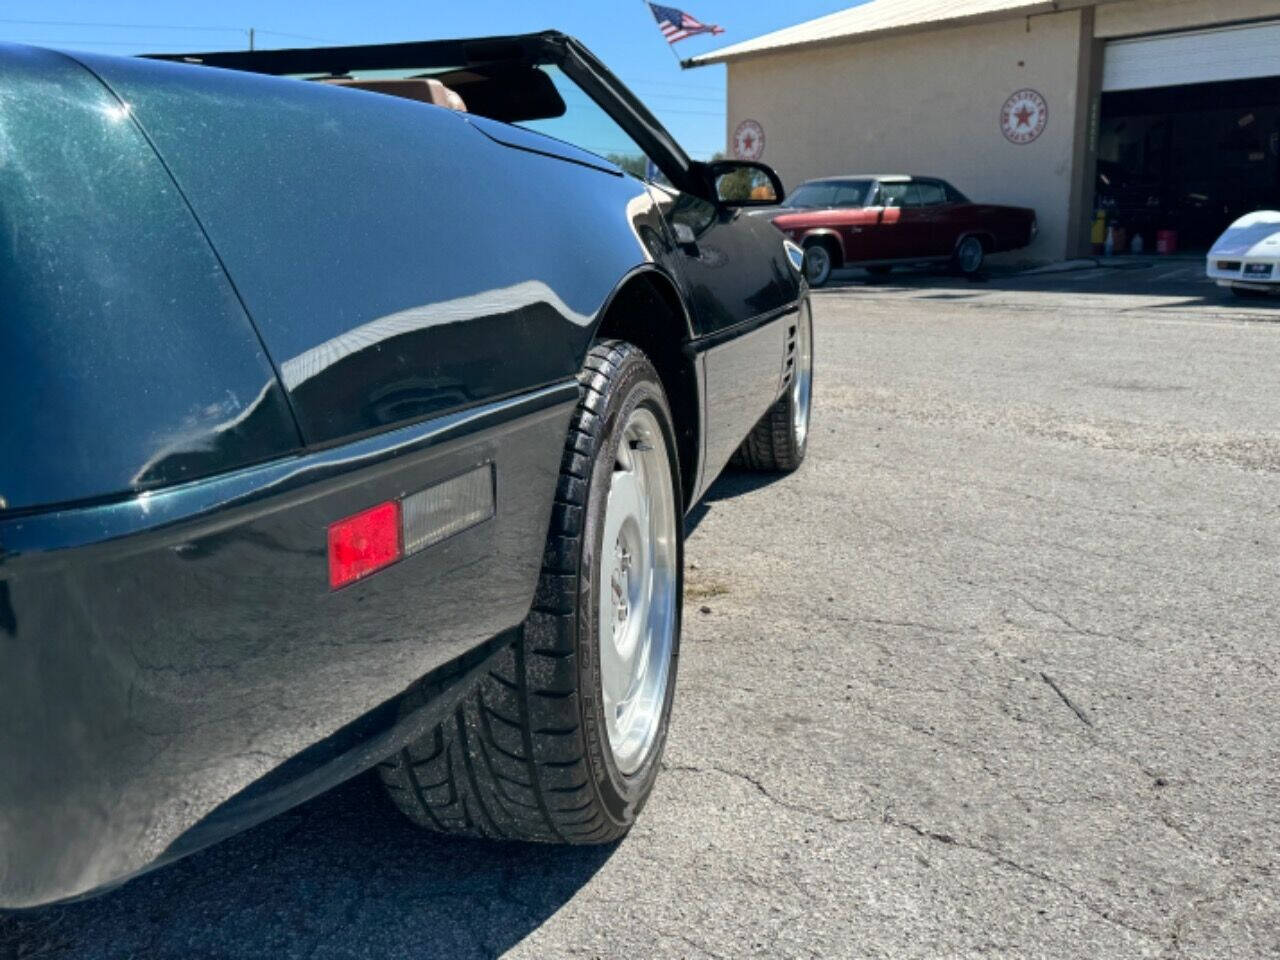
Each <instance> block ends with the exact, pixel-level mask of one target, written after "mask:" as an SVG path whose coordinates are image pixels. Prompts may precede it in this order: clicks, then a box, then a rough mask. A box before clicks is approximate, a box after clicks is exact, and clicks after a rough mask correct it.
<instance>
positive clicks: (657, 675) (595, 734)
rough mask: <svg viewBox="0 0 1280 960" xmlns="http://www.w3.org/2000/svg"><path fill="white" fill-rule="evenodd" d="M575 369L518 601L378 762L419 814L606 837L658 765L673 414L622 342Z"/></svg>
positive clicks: (396, 796) (515, 832)
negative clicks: (417, 725) (577, 388)
mask: <svg viewBox="0 0 1280 960" xmlns="http://www.w3.org/2000/svg"><path fill="white" fill-rule="evenodd" d="M579 380H580V383H581V395H580V396H581V399H580V400H579V403H578V407H577V410H576V411H575V413H574V417H573V422H572V424H571V426H570V429H569V438H568V441H567V442H566V444H565V451H564V457H563V460H562V463H561V471H560V482H559V486H558V488H557V491H556V502H555V506H554V507H553V514H552V521H551V532H550V535H549V537H548V540H547V548H546V553H545V556H544V560H543V568H542V574H541V576H540V578H539V582H538V588H537V592H536V595H535V599H534V607H533V611H532V612H531V613H530V615H529V618H528V620H527V621H526V622H525V624H524V626H523V627H522V628H521V629H520V631H519V633H518V637H517V639H516V640H515V641H514V642H513V643H512V644H511V645H510V647H508V648H507V649H506V650H504V651H502V652H501V654H499V655H498V657H497V659H496V660H495V662H494V664H493V665H492V668H491V669H490V670H489V672H488V673H487V674H486V675H484V676H482V677H481V679H480V681H479V682H478V683H477V684H476V685H475V687H474V689H472V690H471V691H470V692H469V693H468V695H467V696H466V698H465V699H464V700H463V702H462V703H461V705H460V706H459V707H458V708H457V710H456V711H455V713H454V715H453V716H452V717H451V718H450V719H449V720H448V721H447V722H446V723H443V724H441V725H440V726H439V727H438V728H436V729H435V730H433V731H431V732H430V733H429V734H427V735H426V736H425V737H423V738H421V739H420V740H418V741H417V742H415V743H413V744H411V745H410V746H409V747H407V748H406V749H404V750H401V751H400V752H399V753H398V754H396V755H395V756H394V757H392V758H390V759H389V760H387V761H385V762H384V763H383V764H381V766H380V767H379V772H380V773H381V775H382V779H383V782H384V783H385V784H386V786H387V789H388V791H389V792H390V794H391V797H392V799H393V800H394V801H395V803H396V804H397V805H398V806H399V807H400V809H401V810H403V811H404V812H405V813H406V814H407V815H408V816H409V817H410V819H412V820H414V821H415V822H417V823H419V824H421V825H422V826H425V827H429V828H431V829H434V830H438V831H441V832H444V833H453V834H462V835H466V836H483V837H504V838H511V839H518V840H539V841H547V842H553V843H606V842H609V841H611V840H616V839H618V838H619V837H621V836H622V835H623V834H625V833H626V832H627V830H629V829H630V828H631V825H632V824H633V823H634V822H635V819H636V816H637V815H638V814H639V813H640V811H641V809H642V808H643V807H644V804H645V801H646V800H647V799H648V797H649V793H650V791H651V790H652V788H653V784H654V780H655V779H656V777H657V774H658V764H659V759H660V757H661V755H662V749H663V746H664V744H665V742H666V735H667V724H668V721H669V718H670V715H671V703H672V698H673V695H674V691H675V678H676V658H677V654H678V647H679V638H680V614H681V594H682V572H681V569H682V563H683V541H682V532H683V527H682V524H681V517H682V511H681V506H680V486H679V478H678V468H677V463H678V460H677V459H676V452H675V449H676V448H675V429H674V426H673V424H672V419H671V413H670V409H669V407H668V404H667V399H666V396H665V394H664V393H663V389H662V384H661V381H660V380H659V378H658V374H657V372H656V371H655V370H654V368H653V366H652V365H651V364H650V362H649V360H648V359H647V358H646V357H645V355H644V354H643V353H642V352H641V351H640V350H639V349H637V348H636V347H634V346H631V345H630V344H627V343H623V342H620V341H605V342H602V343H600V344H598V345H596V346H595V347H593V348H592V350H591V352H590V353H589V354H588V356H587V362H586V365H585V368H584V369H583V371H582V374H581V375H580V377H579ZM432 692H433V691H431V690H422V691H418V692H416V693H415V694H414V695H413V696H414V697H415V698H418V701H419V702H420V701H421V699H425V698H429V697H430V696H431V695H432ZM406 706H407V708H409V709H412V707H413V706H414V704H413V703H412V702H411V703H409V704H407V705H406Z"/></svg>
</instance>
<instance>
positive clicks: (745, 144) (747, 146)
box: [742, 133, 756, 153]
mask: <svg viewBox="0 0 1280 960" xmlns="http://www.w3.org/2000/svg"><path fill="white" fill-rule="evenodd" d="M755 142H756V139H755V137H753V136H751V134H749V133H748V134H747V135H746V136H744V137H743V138H742V149H743V151H745V152H746V153H750V152H751V147H752V146H753V145H754V144H755Z"/></svg>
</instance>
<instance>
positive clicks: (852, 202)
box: [784, 180, 874, 210]
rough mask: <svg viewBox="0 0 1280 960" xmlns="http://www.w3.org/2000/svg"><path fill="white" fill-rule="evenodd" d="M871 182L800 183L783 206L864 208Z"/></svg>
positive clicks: (826, 181) (831, 181)
mask: <svg viewBox="0 0 1280 960" xmlns="http://www.w3.org/2000/svg"><path fill="white" fill-rule="evenodd" d="M873 184H874V181H872V180H815V181H814V182H812V183H802V184H800V186H798V187H796V191H795V193H793V194H791V196H789V197H788V198H787V202H786V203H785V204H784V206H787V207H792V208H799V209H810V210H812V209H816V208H819V207H864V206H866V204H867V195H868V194H869V193H870V192H871V188H872V186H873Z"/></svg>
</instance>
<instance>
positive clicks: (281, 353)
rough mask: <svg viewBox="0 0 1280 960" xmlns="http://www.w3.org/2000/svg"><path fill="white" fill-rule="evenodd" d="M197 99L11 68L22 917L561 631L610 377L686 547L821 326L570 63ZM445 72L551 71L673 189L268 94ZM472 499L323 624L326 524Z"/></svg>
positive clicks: (2, 494)
mask: <svg viewBox="0 0 1280 960" xmlns="http://www.w3.org/2000/svg"><path fill="white" fill-rule="evenodd" d="M186 59H195V60H197V61H203V62H199V63H195V64H192V63H187V64H183V63H173V62H164V61H162V60H159V59H123V58H113V57H105V56H96V55H83V54H63V53H56V52H51V51H46V50H40V49H34V48H28V47H15V46H0V236H2V237H3V245H0V304H2V305H3V316H4V323H5V332H4V339H5V342H4V347H3V349H2V350H0V396H2V397H3V404H4V407H5V410H6V416H5V418H4V426H3V428H0V429H2V433H0V498H3V499H2V500H0V642H3V646H4V658H3V671H2V672H0V711H2V712H3V718H2V719H0V755H2V756H3V757H4V758H5V763H4V767H3V771H2V772H0V905H3V906H6V907H20V906H29V905H33V904H39V903H46V902H51V901H56V900H60V899H65V898H70V897H75V896H79V895H82V894H85V893H87V892H92V891H95V890H99V889H102V888H105V887H108V886H110V885H113V884H115V883H118V882H121V881H122V880H124V879H127V878H128V877H130V876H133V875H135V874H137V873H138V872H140V871H143V870H145V869H149V868H150V867H153V866H155V865H157V864H159V863H163V862H165V861H166V860H169V859H172V858H173V857H176V856H179V855H182V854H184V853H187V852H189V851H191V850H194V849H197V848H198V847H200V846H202V845H205V844H207V843H209V842H212V841H214V840H216V839H218V838H220V837H222V836H225V835H227V834H229V833H231V832H233V831H236V830H239V829H242V828H244V827H245V826H248V825H250V824H252V823H254V822H256V821H259V820H261V819H263V818H265V817H267V816H270V815H272V814H273V813H275V812H277V811H279V810H281V809H284V808H286V807H288V806H290V805H293V804H296V803H298V802H300V801H301V800H303V799H306V798H307V797H309V796H312V795H314V794H316V793H318V792H319V791H321V790H323V789H325V788H327V787H328V786H330V785H332V784H334V783H336V782H338V781H340V780H342V779H344V778H346V777H348V776H350V775H352V774H354V773H356V772H358V771H360V770H363V769H366V768H369V767H371V766H372V765H373V764H375V763H376V762H377V761H378V760H380V759H381V758H382V757H385V756H387V755H388V754H389V753H391V752H392V751H394V750H395V749H397V747H398V746H399V745H401V744H403V743H404V742H406V741H407V740H408V739H410V738H412V737H414V736H416V735H418V734H420V733H421V732H422V730H423V729H425V728H426V726H428V725H429V724H430V723H432V722H434V720H433V719H432V715H431V705H430V704H428V705H427V706H426V707H424V708H423V709H420V710H413V711H408V712H406V711H405V710H404V709H401V707H400V697H401V695H402V694H403V693H404V692H405V691H406V690H407V689H409V688H410V687H411V686H412V685H413V684H414V683H415V681H417V679H418V678H420V677H423V676H424V675H427V674H429V673H430V672H431V671H433V670H436V669H437V668H440V667H441V666H442V665H446V664H450V663H457V662H460V661H459V658H462V661H461V662H464V663H465V662H467V661H466V657H467V656H469V655H471V654H473V653H474V652H476V651H478V650H483V649H484V648H485V645H486V644H488V643H490V642H491V641H492V640H493V638H495V637H501V636H503V635H504V634H505V632H506V631H510V630H511V629H512V628H515V627H517V625H519V624H520V623H521V622H522V620H523V619H524V618H525V616H526V614H527V613H528V611H529V609H530V605H531V603H532V602H533V599H534V590H535V584H536V582H537V579H538V570H539V564H540V562H541V561H542V559H543V551H544V545H545V542H546V538H547V530H548V523H549V519H550V517H551V514H552V509H553V503H554V502H555V499H556V483H557V472H558V465H559V462H560V458H561V453H562V450H563V449H564V445H565V440H564V436H565V431H566V426H567V424H568V422H569V416H570V412H571V411H572V410H573V409H574V405H575V403H576V401H577V398H578V395H579V386H578V382H577V379H576V378H577V375H578V371H579V370H580V368H581V367H582V364H583V358H584V356H585V355H586V354H587V351H588V348H589V347H590V345H591V344H592V342H593V340H595V339H597V338H598V337H600V336H602V335H605V334H608V335H610V336H615V337H625V338H628V339H631V340H633V341H635V342H638V343H639V345H640V346H642V347H643V348H644V349H645V351H646V352H648V353H649V354H650V356H651V357H652V359H653V362H654V365H655V366H656V367H657V369H658V371H659V372H660V373H661V375H662V381H663V385H664V387H665V389H666V392H667V394H668V396H669V398H670V403H671V406H672V409H673V413H674V417H675V421H676V425H677V428H678V448H679V464H678V466H679V482H680V489H681V493H682V496H683V507H684V509H685V510H687V509H689V508H690V507H691V506H692V505H693V504H694V503H695V502H696V501H697V500H698V498H699V497H700V495H701V494H702V492H703V491H704V490H705V489H706V487H707V486H708V485H709V484H710V482H711V481H712V480H713V479H714V478H715V477H716V475H717V474H718V473H719V472H720V470H721V469H722V468H723V467H724V465H725V464H726V462H727V461H728V460H729V458H730V456H731V455H732V454H733V453H734V451H735V449H736V448H737V447H738V445H739V443H740V442H741V441H742V440H743V438H744V436H746V435H747V433H748V432H749V431H750V430H751V429H752V427H753V425H755V424H756V422H757V421H758V420H759V419H760V417H761V415H762V413H764V412H765V411H766V410H767V409H769V408H770V405H771V404H773V403H774V402H775V399H776V398H778V397H779V395H780V394H781V393H782V392H783V391H784V390H785V389H786V386H787V383H788V376H789V375H788V362H789V360H788V350H789V349H792V347H793V338H794V331H795V324H796V322H797V317H804V318H805V319H806V322H807V311H808V307H807V299H806V291H805V287H804V284H803V281H802V279H801V277H800V274H799V272H798V270H797V265H798V258H797V257H796V255H795V251H790V252H788V250H786V249H784V243H783V241H782V238H781V237H780V236H779V235H778V234H777V232H776V231H775V230H774V229H773V228H772V227H771V226H770V225H769V223H768V222H767V221H766V220H763V219H756V218H749V217H746V216H742V215H741V211H739V210H738V209H737V208H735V207H732V206H729V205H726V204H723V203H718V202H716V199H715V192H714V180H715V173H716V171H715V170H714V169H711V168H709V167H707V166H706V165H702V164H698V163H695V162H693V161H691V160H689V158H688V157H687V156H686V155H685V154H684V152H683V151H682V150H681V149H680V147H679V146H678V144H676V143H675V142H674V140H672V139H671V137H670V136H669V134H667V133H666V131H665V130H663V128H662V127H661V125H660V124H659V123H658V122H657V121H656V120H655V119H654V118H653V117H652V115H651V114H649V112H648V111H647V110H646V109H645V108H644V107H643V106H642V105H641V104H640V103H639V102H638V101H637V100H635V98H634V97H633V96H632V95H631V94H630V93H629V92H627V91H626V90H625V88H623V87H622V86H621V85H620V84H619V82H618V81H617V80H616V79H615V78H613V76H612V75H611V74H610V73H609V72H608V71H607V70H606V69H605V68H604V67H603V66H602V65H600V64H599V62H598V61H596V60H595V58H594V57H592V56H591V55H590V53H588V52H587V51H586V50H585V49H583V48H582V47H581V46H580V45H579V44H578V43H577V42H576V41H574V40H572V39H571V38H567V37H565V36H563V35H560V34H555V33H547V34H538V35H532V36H524V37H509V38H495V39H487V40H478V41H448V42H438V43H422V44H399V45H392V46H386V47H365V48H346V49H339V48H332V49H320V50H299V51H279V52H272V53H264V52H259V53H254V54H226V55H208V56H205V57H197V58H186ZM441 63H452V64H456V65H459V66H469V67H471V68H473V69H475V70H478V71H480V72H481V73H484V72H486V71H487V72H488V75H490V76H500V75H503V74H504V71H509V72H519V71H525V72H527V71H530V70H533V71H536V70H537V69H539V68H540V65H543V64H554V65H556V67H557V68H559V69H561V70H563V71H564V72H565V73H567V74H570V75H572V76H573V77H574V79H575V81H576V82H578V83H579V84H580V85H581V86H582V87H583V89H585V90H587V92H588V94H589V95H590V96H591V97H592V98H593V99H594V100H596V101H597V102H598V103H600V104H601V105H602V106H603V107H604V108H605V109H606V110H607V111H608V112H609V113H610V115H611V116H613V117H614V118H615V119H616V120H617V121H618V122H619V123H620V124H621V125H622V126H623V127H624V128H625V129H626V130H627V131H628V132H629V133H630V134H631V135H632V136H633V137H634V138H635V140H636V142H637V143H639V144H640V146H641V147H642V148H643V149H644V150H645V151H646V153H648V154H649V156H650V157H651V158H652V159H653V160H654V161H655V162H656V163H657V164H658V166H659V167H660V169H661V170H662V172H663V173H664V174H665V175H666V177H667V178H668V179H669V181H670V183H671V184H673V185H674V186H670V187H659V186H657V185H655V184H651V183H645V182H643V181H641V180H638V179H636V178H634V177H631V176H628V175H624V174H623V173H622V171H621V170H619V169H618V168H617V167H615V166H614V165H613V164H611V163H609V162H607V161H605V160H602V159H601V158H600V157H598V156H595V155H593V154H590V153H587V152H584V151H583V150H580V149H577V148H575V147H572V146H570V145H568V144H565V143H561V142H559V141H556V140H552V139H550V138H547V137H543V136H540V135H538V134H535V133H532V132H530V131H528V130H525V129H522V128H520V127H518V126H512V125H508V124H506V123H503V122H501V120H495V119H493V117H492V116H489V117H485V116H481V115H478V114H477V113H476V112H475V111H474V110H473V112H472V113H470V114H461V113H457V112H454V111H450V110H445V109H440V108H437V107H432V106H427V105H424V104H421V103H415V102H411V101H409V100H405V99H403V98H399V97H393V96H383V95H380V94H376V93H369V92H365V91H359V90H347V89H339V88H336V87H334V86H333V85H328V84H320V83H306V82H300V81H299V80H297V79H291V78H286V77H277V76H271V75H269V74H309V73H313V72H331V71H348V70H358V69H367V70H376V69H380V68H389V67H403V66H405V65H406V64H407V65H409V66H418V65H422V66H431V65H435V64H441ZM212 67H224V68H229V69H212ZM488 112H489V113H491V114H500V113H501V109H500V104H499V106H498V107H493V108H492V109H490V110H489V111H488ZM514 114H518V110H517V111H514ZM514 114H513V115H514ZM584 238H589V240H587V239H584ZM477 471H479V474H477ZM477 475H478V476H481V477H482V478H484V479H482V480H481V481H480V487H479V489H481V490H482V491H483V490H485V489H487V490H488V491H490V492H489V493H487V494H485V496H486V497H491V501H490V503H489V505H488V508H487V509H488V513H487V514H485V515H484V516H481V518H480V520H478V521H476V522H474V523H472V524H471V525H470V526H468V527H467V528H466V529H463V530H461V531H460V532H456V533H454V534H453V535H451V536H448V537H447V538H444V539H441V542H438V543H434V544H432V545H430V546H427V547H426V548H424V549H421V550H420V551H418V552H416V553H413V554H411V555H407V556H405V557H404V559H402V560H400V561H399V562H397V563H394V564H392V565H390V566H387V567H386V568H385V569H382V570H380V571H379V572H377V573H376V574H375V575H372V576H369V577H367V578H364V579H360V580H358V581H357V582H355V583H353V584H351V585H349V586H346V587H344V588H343V589H337V590H334V589H331V585H330V582H329V580H328V577H327V566H326V540H325V535H326V534H325V532H326V530H327V529H329V528H330V527H331V525H333V524H334V523H335V522H336V521H339V520H341V519H342V518H347V517H351V516H353V515H358V514H359V513H360V512H361V511H363V510H366V509H367V508H369V507H370V506H371V505H373V504H377V503H379V502H382V501H389V500H396V499H397V498H405V497H407V496H410V495H412V494H414V493H415V492H418V491H428V490H432V489H435V488H436V487H437V485H439V484H441V483H443V482H445V481H449V480H451V479H452V478H457V477H460V476H477ZM486 485H488V486H487V487H486ZM330 559H331V558H330Z"/></svg>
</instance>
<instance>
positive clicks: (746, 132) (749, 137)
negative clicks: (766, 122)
mask: <svg viewBox="0 0 1280 960" xmlns="http://www.w3.org/2000/svg"><path fill="white" fill-rule="evenodd" d="M762 153H764V128H763V127H762V126H760V124H758V123H757V122H756V121H754V120H743V121H742V122H741V123H740V124H738V129H737V130H735V131H733V155H734V156H735V157H737V158H738V159H739V160H759V159H760V155H761V154H762Z"/></svg>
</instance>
